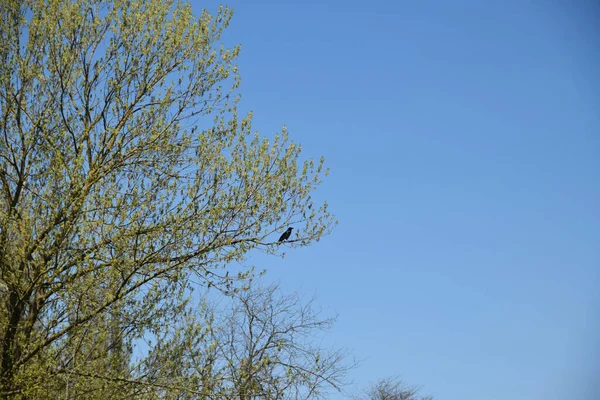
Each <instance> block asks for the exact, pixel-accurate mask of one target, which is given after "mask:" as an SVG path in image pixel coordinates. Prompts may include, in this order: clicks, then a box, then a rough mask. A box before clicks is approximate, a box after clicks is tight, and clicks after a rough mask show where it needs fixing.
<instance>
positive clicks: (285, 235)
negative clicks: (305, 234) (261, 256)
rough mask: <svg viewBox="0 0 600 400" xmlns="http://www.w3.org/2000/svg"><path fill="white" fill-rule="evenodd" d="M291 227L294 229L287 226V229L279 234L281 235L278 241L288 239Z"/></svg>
mask: <svg viewBox="0 0 600 400" xmlns="http://www.w3.org/2000/svg"><path fill="white" fill-rule="evenodd" d="M292 229H294V228H287V231H285V232H283V233H282V234H281V237H280V238H279V240H278V242H283V241H286V240H288V239H289V237H290V235H291V234H292Z"/></svg>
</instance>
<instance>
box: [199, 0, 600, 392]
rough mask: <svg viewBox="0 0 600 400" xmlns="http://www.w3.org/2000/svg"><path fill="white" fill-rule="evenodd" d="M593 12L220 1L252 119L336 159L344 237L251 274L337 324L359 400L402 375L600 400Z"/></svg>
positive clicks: (337, 207)
mask: <svg viewBox="0 0 600 400" xmlns="http://www.w3.org/2000/svg"><path fill="white" fill-rule="evenodd" d="M593 3H594V2H592V1H588V2H584V1H572V2H567V1H557V2H556V1H555V2H549V1H523V0H520V1H518V0H505V1H502V2H500V1H442V0H439V1H373V2H356V1H334V0H329V1H320V2H316V1H274V0H273V1H260V0H259V1H251V2H250V1H242V0H231V1H229V2H228V3H226V4H228V5H230V6H231V7H233V8H234V9H235V10H236V13H235V15H234V18H233V21H232V25H231V27H230V28H229V29H228V31H227V33H226V35H225V38H224V41H225V42H226V43H228V44H233V43H240V44H241V45H242V53H241V57H240V59H239V66H240V70H241V74H242V79H243V81H242V86H241V89H240V92H241V93H242V95H243V97H242V102H241V108H242V109H243V110H245V111H247V110H253V111H254V116H255V118H254V128H255V129H257V130H259V131H260V132H261V133H263V134H266V135H272V134H273V133H274V132H276V131H279V130H280V128H281V125H283V124H285V125H286V126H287V128H288V130H289V132H290V135H291V137H292V138H293V139H294V140H295V141H296V142H300V143H302V145H303V149H304V154H305V155H306V156H311V157H315V158H318V157H319V156H321V155H323V156H325V158H326V162H327V165H328V166H329V167H330V168H331V175H330V177H329V178H328V179H327V180H326V181H325V183H324V185H323V186H322V188H321V190H320V191H319V192H318V197H319V198H320V199H327V200H328V202H329V203H330V205H331V208H332V210H333V211H334V212H335V213H336V216H337V218H338V219H339V225H338V227H337V228H336V229H335V231H334V232H333V234H332V235H330V236H328V237H326V238H325V239H324V240H322V241H321V242H319V243H317V244H316V245H314V246H311V247H309V248H305V249H300V250H297V251H291V252H288V254H287V256H286V257H285V259H283V260H282V259H278V258H264V257H259V256H254V257H253V258H252V259H250V261H249V263H255V264H257V266H258V267H259V268H262V267H265V268H267V269H268V270H269V272H268V279H270V280H274V281H280V282H281V285H282V287H283V288H284V290H287V291H293V290H299V291H302V292H303V293H306V294H309V295H310V294H312V293H317V294H318V296H319V300H318V302H319V304H321V305H322V306H323V307H324V308H325V309H326V310H328V311H329V312H337V313H339V320H338V323H337V325H336V327H335V328H334V330H333V331H332V332H331V333H330V335H329V336H328V338H327V341H326V343H327V344H331V345H335V346H342V347H346V348H348V349H351V350H352V351H353V353H354V354H355V356H356V357H357V358H358V359H361V360H363V361H362V363H361V365H360V367H359V368H357V369H356V370H355V371H353V372H352V374H351V376H350V378H351V379H353V380H354V381H355V382H356V386H353V387H350V388H349V389H350V390H354V389H356V388H359V387H362V386H364V385H366V384H367V383H368V382H372V381H374V380H376V379H377V378H380V377H385V376H390V375H399V376H401V377H402V378H404V380H405V381H406V382H407V383H409V384H416V385H422V386H423V393H424V394H431V395H434V396H435V398H436V399H449V400H454V399H456V400H481V399H488V400H493V399H501V400H505V399H511V400H520V399H522V400H535V399H544V400H553V399H556V400H558V399H560V400H563V399H565V398H569V399H592V398H598V397H596V396H600V381H599V380H598V377H599V376H600V362H599V361H598V360H600V339H598V337H600V179H599V178H600V6H598V5H594V4H593ZM199 4H200V3H199ZM202 4H204V5H205V6H206V7H207V8H208V9H209V10H215V9H216V7H217V5H218V2H216V1H212V0H211V1H207V2H204V3H202ZM195 7H198V8H197V10H198V11H199V10H200V5H195ZM593 378H596V381H594V379H593ZM332 398H334V399H337V398H340V397H339V396H332Z"/></svg>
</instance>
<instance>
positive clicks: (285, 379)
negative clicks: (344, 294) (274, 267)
mask: <svg viewBox="0 0 600 400" xmlns="http://www.w3.org/2000/svg"><path fill="white" fill-rule="evenodd" d="M203 310H204V312H203V313H202V314H196V317H199V318H197V319H196V318H195V323H193V324H190V323H189V322H188V323H184V324H182V326H196V327H208V326H210V327H211V328H210V330H206V329H198V330H196V331H192V330H187V331H185V334H182V335H175V336H172V337H171V338H167V337H164V338H161V340H160V343H161V346H160V349H158V350H157V349H155V350H154V352H155V354H154V356H156V359H157V360H171V359H176V360H177V368H173V366H170V365H168V366H166V367H164V368H163V366H162V365H161V361H158V362H157V363H154V364H152V365H151V367H150V368H149V370H151V371H160V374H168V375H169V376H170V379H172V380H177V379H181V378H184V379H190V378H191V377H194V376H195V377H199V378H200V379H199V381H198V382H197V385H198V387H197V388H196V389H195V390H197V391H198V392H200V391H201V390H202V389H203V388H206V387H209V386H211V387H212V388H211V390H212V392H216V393H219V396H220V397H219V398H222V399H231V400H233V399H236V400H246V399H272V400H277V399H298V400H299V399H317V398H323V397H324V395H325V394H326V393H327V390H328V389H337V390H338V391H339V390H341V387H342V386H343V385H344V384H345V381H344V377H345V374H346V372H347V371H348V369H349V368H351V367H353V365H352V364H347V363H346V362H344V359H345V356H346V354H345V353H344V352H342V351H340V350H327V349H323V348H319V347H317V346H315V345H314V344H313V342H314V337H315V335H317V334H319V332H321V331H325V330H327V329H328V328H330V327H331V324H332V323H333V322H334V319H333V318H320V317H319V312H318V311H317V310H315V308H314V306H313V301H312V300H311V301H308V302H306V303H303V302H302V301H301V299H300V297H299V296H298V295H296V294H293V295H283V294H281V292H280V291H279V288H278V287H277V286H268V287H265V288H263V287H254V288H252V289H250V290H248V291H244V292H241V293H240V294H239V295H237V296H235V297H234V298H233V300H232V301H231V302H229V303H228V304H227V305H226V306H220V307H216V306H207V305H206V303H205V305H204V307H203ZM186 318H188V317H184V318H183V319H182V321H183V320H184V319H186ZM182 332H183V330H182ZM184 341H185V342H187V341H191V342H193V343H194V344H193V345H191V346H190V345H186V344H184V343H183V342H184ZM181 349H186V350H185V351H183V352H182V350H181ZM157 352H158V353H157ZM159 353H160V354H159ZM173 353H176V354H177V357H172V356H168V354H173ZM186 375H188V376H187V377H186Z"/></svg>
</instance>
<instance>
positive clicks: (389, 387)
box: [354, 377, 433, 400]
mask: <svg viewBox="0 0 600 400" xmlns="http://www.w3.org/2000/svg"><path fill="white" fill-rule="evenodd" d="M354 399H355V400H433V397H430V396H420V395H419V388H417V387H415V386H408V385H406V384H405V383H404V382H402V381H401V380H400V379H398V378H395V377H392V378H382V379H380V380H378V381H377V382H375V383H373V384H372V385H370V386H369V387H368V388H367V389H366V390H364V391H363V392H362V393H361V394H359V395H356V396H354Z"/></svg>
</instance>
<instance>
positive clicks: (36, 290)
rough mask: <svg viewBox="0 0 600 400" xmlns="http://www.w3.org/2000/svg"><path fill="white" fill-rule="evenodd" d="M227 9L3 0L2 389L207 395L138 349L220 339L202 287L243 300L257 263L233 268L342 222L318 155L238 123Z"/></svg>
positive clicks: (46, 394)
mask: <svg viewBox="0 0 600 400" xmlns="http://www.w3.org/2000/svg"><path fill="white" fill-rule="evenodd" d="M231 15H232V13H231V10H229V9H227V8H220V9H219V11H218V12H216V13H215V15H211V14H209V13H208V12H207V11H203V12H202V14H201V15H200V16H199V18H197V17H195V16H194V15H193V13H192V10H191V6H190V5H189V4H188V3H183V2H176V1H175V0H114V1H104V0H20V1H17V0H0V393H2V396H3V397H5V398H8V397H11V396H12V397H19V398H37V399H43V398H57V397H58V395H57V393H60V396H61V397H63V398H64V397H66V398H70V397H79V398H81V397H85V398H90V399H91V398H126V397H131V396H132V395H135V396H137V397H139V398H141V397H140V396H144V395H148V396H150V397H151V398H153V396H155V395H156V393H155V392H152V390H161V391H163V395H164V396H163V397H165V398H175V397H177V396H183V395H182V394H184V393H187V394H186V395H189V396H192V397H193V396H199V394H197V393H196V394H193V392H191V391H186V390H188V389H189V388H190V387H197V386H194V385H195V384H196V383H197V382H199V379H201V377H200V376H198V375H196V376H195V377H194V379H195V380H196V381H197V382H192V383H190V382H189V380H184V379H181V377H179V378H177V379H176V378H173V379H170V378H169V375H168V374H167V375H160V374H157V373H156V371H152V370H151V369H148V368H150V367H148V368H146V367H147V366H151V365H153V364H152V362H154V365H159V364H160V365H163V366H164V365H168V364H169V363H170V364H171V365H172V367H173V368H174V369H176V367H177V365H176V359H175V358H173V357H175V356H176V355H177V354H164V353H161V352H160V351H157V350H156V346H159V345H158V344H156V343H155V348H153V349H151V350H152V351H150V352H149V353H148V354H147V355H146V356H147V357H149V358H147V359H142V360H138V361H137V363H136V362H134V360H133V359H132V349H133V347H134V344H135V343H136V341H139V340H142V339H146V338H152V337H154V338H159V337H163V338H166V337H171V338H172V337H174V335H175V336H177V335H181V332H182V330H183V331H186V330H187V331H190V332H191V331H195V330H198V329H200V330H202V329H204V330H207V331H210V329H211V328H210V326H203V327H197V326H196V325H194V324H193V323H192V322H190V321H192V319H191V317H190V316H191V315H194V314H195V313H197V312H200V310H198V309H195V308H194V306H193V305H192V303H191V302H190V298H191V295H192V293H193V291H194V289H196V288H197V287H198V286H211V287H215V288H217V289H219V290H221V291H223V292H225V293H229V294H235V293H236V292H238V291H239V290H240V289H242V288H245V287H247V286H248V283H249V282H250V281H249V278H251V276H252V273H253V272H252V270H251V269H245V270H243V271H241V272H239V273H237V274H233V273H232V274H231V275H230V274H229V269H228V265H231V263H233V262H241V261H243V260H244V259H245V258H246V256H247V255H248V253H249V252H252V251H263V252H266V253H268V254H273V255H277V254H282V253H281V252H282V249H283V247H281V246H285V247H298V246H306V245H309V244H311V243H312V242H314V241H316V240H319V239H320V238H321V236H322V235H324V234H326V233H328V232H329V230H330V228H331V227H332V224H333V223H334V220H333V218H332V216H331V215H330V214H329V212H328V211H327V204H326V203H325V204H323V205H322V206H319V205H313V201H312V199H311V194H312V192H313V191H314V190H315V188H316V187H317V186H318V185H319V183H320V182H321V178H322V176H323V174H324V173H325V172H326V171H324V170H323V160H322V159H321V161H320V162H314V161H312V160H308V161H306V162H304V163H300V161H299V155H300V146H299V145H296V144H294V143H293V142H291V141H290V140H289V139H288V135H287V133H286V132H285V128H284V129H283V131H282V133H281V134H280V135H276V136H275V137H274V138H273V139H272V140H271V141H269V140H267V139H266V138H264V137H261V136H260V135H259V134H253V133H252V127H251V115H247V116H245V117H244V118H239V117H238V114H237V108H236V105H237V100H238V98H239V97H236V96H235V91H236V89H237V87H238V85H239V76H238V73H237V67H236V66H235V65H234V62H235V59H236V57H237V55H238V52H239V47H234V48H231V49H227V48H224V47H222V46H219V40H220V36H221V33H222V32H223V29H225V28H226V27H227V25H228V24H229V21H230V18H231ZM289 225H294V226H296V227H298V228H299V229H298V234H297V236H295V239H294V240H290V241H286V242H285V244H280V243H277V242H276V241H275V239H276V237H273V234H274V233H275V232H280V231H281V230H282V229H283V228H285V227H287V226H289ZM181 315H185V316H188V317H189V318H190V320H189V321H188V322H189V323H188V324H183V325H181V326H180V327H179V328H178V329H179V330H177V331H173V330H172V329H170V328H169V323H170V321H173V320H175V319H177V318H178V317H180V316H181ZM190 337H196V336H194V335H191V336H190ZM182 340H183V339H182ZM183 344H184V345H187V346H191V345H192V344H191V343H185V341H184V343H183ZM158 354H162V355H161V357H163V358H162V359H160V360H158V359H153V357H158V356H157V355H158ZM165 357H166V358H169V357H171V358H170V359H165ZM151 361H152V362H151ZM191 380H193V379H191ZM207 385H208V384H207ZM209 386H210V385H208V386H206V387H209ZM203 393H204V394H207V392H203Z"/></svg>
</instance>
